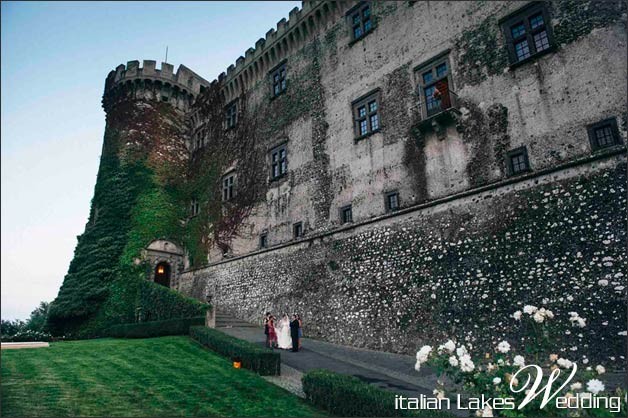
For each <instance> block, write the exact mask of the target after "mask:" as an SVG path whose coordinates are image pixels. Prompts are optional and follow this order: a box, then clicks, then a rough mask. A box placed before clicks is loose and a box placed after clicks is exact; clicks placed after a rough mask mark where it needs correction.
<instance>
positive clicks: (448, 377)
mask: <svg viewBox="0 0 628 418" xmlns="http://www.w3.org/2000/svg"><path fill="white" fill-rule="evenodd" d="M512 317H513V318H514V319H515V321H521V322H526V321H527V322H528V324H523V325H524V326H527V327H529V328H528V329H529V330H531V331H532V334H531V335H530V336H528V338H527V339H526V341H527V342H528V343H530V344H533V343H534V342H535V341H536V342H537V344H538V343H543V342H544V341H548V340H549V338H550V336H551V329H552V327H551V324H548V322H549V321H550V320H551V319H553V318H554V314H553V313H552V311H550V310H549V309H545V308H540V309H539V308H537V307H535V306H531V305H526V306H525V307H524V308H523V312H522V311H516V312H514V314H513V315H512ZM569 321H570V322H571V323H572V324H573V326H574V327H579V328H582V327H585V326H586V319H584V318H581V317H580V316H579V315H578V314H577V313H576V312H570V313H569ZM472 349H473V347H472V345H471V344H466V345H465V344H457V343H456V342H454V341H453V340H448V341H447V342H445V343H444V344H441V345H439V346H438V348H437V349H436V350H434V349H433V348H432V347H431V346H429V345H426V346H423V347H421V349H420V350H419V351H418V352H417V355H416V360H417V361H416V364H415V369H416V370H417V371H418V370H420V369H421V367H422V365H423V364H429V365H431V366H433V367H435V368H436V370H437V372H438V373H439V379H438V387H436V388H435V389H434V394H435V395H436V397H437V398H440V399H442V398H443V397H446V396H447V394H449V395H453V394H454V393H462V394H465V395H468V397H469V399H471V398H479V397H484V398H488V397H490V398H494V399H498V398H501V400H505V399H508V398H510V399H512V400H513V408H510V409H502V408H499V409H497V408H496V409H492V408H491V407H490V406H487V407H485V408H484V409H481V410H477V411H476V415H477V416H488V417H491V416H499V415H502V416H529V415H536V416H538V415H544V416H545V415H550V416H625V412H626V391H625V389H622V388H618V389H616V390H615V391H610V390H608V389H607V387H606V385H605V384H604V382H603V381H602V380H601V379H602V375H604V374H605V373H606V369H605V367H604V366H602V365H597V366H596V367H595V368H592V367H591V366H586V364H587V363H588V361H586V357H585V359H584V360H583V361H582V363H584V365H585V366H584V367H578V366H579V365H578V364H577V363H576V361H571V360H569V359H567V358H564V357H560V356H559V355H558V354H551V355H549V356H542V355H538V354H535V353H538V352H539V351H537V350H534V349H528V350H527V352H528V353H530V354H526V355H525V356H524V355H522V354H517V353H515V350H514V349H513V347H512V345H511V344H510V342H508V341H506V340H503V341H500V342H499V343H498V344H497V345H496V346H495V348H494V351H493V352H489V353H484V354H483V355H482V356H477V357H472V354H471V350H472ZM561 372H562V373H561ZM561 375H562V377H560V378H559V376H561ZM565 375H566V377H565ZM537 376H542V378H541V377H537ZM537 378H538V381H539V382H540V384H539V385H538V387H535V384H536V380H537ZM554 380H556V382H553V381H554ZM547 384H549V385H550V391H549V392H548V394H551V395H554V394H556V396H559V397H564V398H565V399H566V401H567V402H571V401H573V405H574V406H579V405H584V404H583V403H582V401H583V400H585V399H587V400H594V398H595V397H596V396H606V397H611V396H613V397H617V398H618V401H617V403H618V405H620V407H621V412H622V413H623V415H622V414H620V413H615V414H613V413H611V412H610V411H609V409H608V408H604V407H602V406H601V405H600V404H598V405H597V406H596V405H595V402H593V406H592V407H590V408H589V407H578V408H577V409H576V408H566V407H562V408H559V407H557V402H556V398H555V397H553V396H552V398H551V399H550V401H549V402H548V403H547V404H545V405H544V406H543V407H542V401H543V398H544V392H545V390H544V388H545V386H546V385H547ZM561 385H562V386H561ZM531 390H532V391H534V392H533V393H531V394H530V392H531ZM535 393H539V395H538V396H534V394H535ZM463 396H464V395H463ZM528 398H531V399H528ZM526 401H527V402H526ZM522 403H523V405H524V406H523V408H522V409H517V407H519V406H520V405H522ZM497 404H499V402H498V403H497ZM618 407H619V406H618Z"/></svg>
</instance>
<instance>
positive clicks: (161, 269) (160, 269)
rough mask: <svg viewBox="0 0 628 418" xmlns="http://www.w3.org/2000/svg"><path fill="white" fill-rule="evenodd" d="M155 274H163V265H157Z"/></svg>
mask: <svg viewBox="0 0 628 418" xmlns="http://www.w3.org/2000/svg"><path fill="white" fill-rule="evenodd" d="M157 274H164V266H159V267H157Z"/></svg>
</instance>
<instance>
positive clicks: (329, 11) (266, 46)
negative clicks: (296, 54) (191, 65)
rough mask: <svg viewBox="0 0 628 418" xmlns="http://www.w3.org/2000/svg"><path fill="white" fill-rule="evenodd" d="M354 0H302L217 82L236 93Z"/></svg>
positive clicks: (302, 42) (228, 94)
mask: <svg viewBox="0 0 628 418" xmlns="http://www.w3.org/2000/svg"><path fill="white" fill-rule="evenodd" d="M356 3H358V2H357V1H331V2H328V1H320V0H307V1H302V2H301V9H299V8H298V7H295V8H294V9H292V10H291V11H290V13H289V16H288V19H287V20H286V19H285V18H283V19H281V20H280V21H279V22H277V26H276V28H271V29H270V30H269V31H268V32H266V36H265V38H260V39H258V40H257V42H255V47H254V48H253V47H252V48H249V49H247V50H246V52H245V54H244V56H240V57H238V59H237V60H236V62H235V64H231V65H230V66H229V67H228V68H227V71H226V72H223V73H221V74H220V75H219V76H218V79H217V80H218V82H220V83H224V85H225V87H226V94H225V96H226V97H227V98H229V97H232V96H233V95H237V94H238V93H239V91H240V89H242V88H245V87H246V86H248V85H249V84H251V83H252V82H254V81H256V80H257V79H259V78H260V77H263V76H265V75H266V73H267V72H268V71H269V70H270V69H272V68H273V67H274V66H275V65H277V63H279V62H280V61H281V60H283V59H284V58H285V57H286V56H288V55H289V54H290V53H291V52H292V51H294V50H295V49H298V48H300V47H302V46H303V45H304V44H305V43H306V42H307V40H308V39H309V38H310V37H311V36H312V35H314V34H316V33H317V32H318V31H319V29H320V28H321V27H325V26H326V25H327V23H328V22H329V21H330V20H336V19H337V18H339V17H340V16H342V15H343V14H344V12H345V11H346V10H348V9H350V8H351V7H353V6H354V5H355V4H356Z"/></svg>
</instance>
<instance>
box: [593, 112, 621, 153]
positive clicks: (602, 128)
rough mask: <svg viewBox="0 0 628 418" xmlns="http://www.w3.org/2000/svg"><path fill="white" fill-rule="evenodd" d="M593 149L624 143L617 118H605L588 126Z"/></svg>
mask: <svg viewBox="0 0 628 418" xmlns="http://www.w3.org/2000/svg"><path fill="white" fill-rule="evenodd" d="M587 131H588V133H589V141H590V142H591V149H592V150H593V151H597V150H599V149H602V148H608V147H612V146H613V145H618V144H621V143H622V140H621V137H620V136H619V130H618V129H617V120H616V119H615V118H610V119H605V120H603V121H600V122H598V123H594V124H593V125H589V126H588V127H587Z"/></svg>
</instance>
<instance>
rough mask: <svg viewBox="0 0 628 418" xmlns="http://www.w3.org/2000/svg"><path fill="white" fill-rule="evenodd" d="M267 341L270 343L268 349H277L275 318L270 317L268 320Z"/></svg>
mask: <svg viewBox="0 0 628 418" xmlns="http://www.w3.org/2000/svg"><path fill="white" fill-rule="evenodd" d="M268 340H269V341H270V347H271V348H275V347H277V332H276V331H275V317H274V316H272V315H271V316H270V318H269V319H268Z"/></svg>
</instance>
